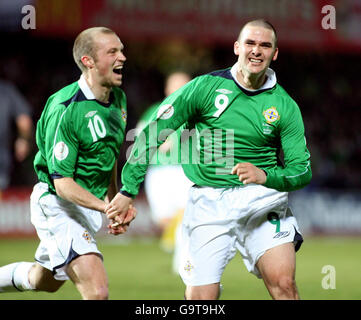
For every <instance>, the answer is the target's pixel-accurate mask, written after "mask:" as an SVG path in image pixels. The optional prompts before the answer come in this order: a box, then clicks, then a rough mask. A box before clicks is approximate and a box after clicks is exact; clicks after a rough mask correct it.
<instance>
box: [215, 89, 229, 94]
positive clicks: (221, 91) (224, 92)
mask: <svg viewBox="0 0 361 320" xmlns="http://www.w3.org/2000/svg"><path fill="white" fill-rule="evenodd" d="M216 92H220V93H223V94H230V93H232V92H233V91H231V90H228V89H217V90H216Z"/></svg>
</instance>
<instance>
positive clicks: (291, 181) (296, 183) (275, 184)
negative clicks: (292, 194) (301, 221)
mask: <svg viewBox="0 0 361 320" xmlns="http://www.w3.org/2000/svg"><path fill="white" fill-rule="evenodd" d="M293 103H294V104H293V105H290V108H289V109H288V110H289V113H288V115H287V117H284V118H283V119H282V118H281V120H280V121H282V123H281V127H280V139H281V146H282V150H283V153H284V166H277V167H274V168H266V169H264V171H265V172H266V174H267V179H266V182H265V186H266V187H269V188H273V189H277V190H279V191H294V190H297V189H300V188H303V187H305V186H306V185H307V184H308V183H309V182H310V181H311V178H312V171H311V162H310V153H309V151H308V149H307V145H306V138H305V132H304V125H303V120H302V116H301V112H300V110H299V108H298V106H297V104H296V103H295V102H293Z"/></svg>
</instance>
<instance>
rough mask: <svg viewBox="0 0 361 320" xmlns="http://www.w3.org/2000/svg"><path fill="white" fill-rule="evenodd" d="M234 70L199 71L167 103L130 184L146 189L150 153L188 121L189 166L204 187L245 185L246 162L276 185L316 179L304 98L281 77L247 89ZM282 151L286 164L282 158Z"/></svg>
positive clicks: (131, 188)
mask: <svg viewBox="0 0 361 320" xmlns="http://www.w3.org/2000/svg"><path fill="white" fill-rule="evenodd" d="M232 69H234V68H232ZM232 69H231V68H228V69H224V70H220V71H215V72H213V73H210V74H207V75H202V76H199V77H197V78H195V79H193V80H192V81H191V82H189V83H188V84H186V85H185V86H184V87H182V88H181V89H179V90H177V91H176V92H175V93H173V94H172V95H170V96H169V97H167V98H166V99H165V100H164V101H163V102H162V104H161V105H160V107H159V109H158V112H157V113H156V114H154V116H153V119H152V122H151V123H150V124H149V125H148V126H146V127H145V128H144V130H143V136H145V137H146V138H145V139H140V140H139V141H136V143H135V145H134V146H133V149H132V154H131V156H130V157H129V159H128V161H127V163H126V164H125V166H124V168H123V171H122V183H123V187H122V190H124V191H126V192H128V193H130V194H133V195H136V194H137V193H138V190H139V184H140V183H141V182H142V181H143V179H144V174H145V171H146V167H147V161H148V160H147V159H148V157H149V153H151V152H154V151H153V150H154V148H155V146H157V145H159V144H161V143H162V141H163V136H164V132H165V131H171V130H169V129H173V130H176V129H177V128H179V127H180V126H181V125H183V124H185V123H187V128H188V132H187V130H184V131H183V133H182V149H181V153H182V166H183V169H184V172H185V174H186V175H187V177H188V178H189V179H190V180H191V181H193V182H194V183H195V184H196V185H199V186H211V187H222V188H224V187H234V186H237V185H242V182H240V181H239V179H238V176H237V175H235V174H231V170H232V168H233V166H234V165H236V164H237V163H239V162H250V163H252V164H254V165H255V166H257V167H259V168H261V169H263V170H264V171H265V172H266V174H267V181H266V183H265V186H266V187H269V188H274V189H277V190H279V191H292V190H296V189H299V188H302V187H304V186H305V185H307V184H308V183H309V181H310V179H311V176H312V172H311V167H310V153H309V151H308V149H307V147H306V140H305V135H304V125H303V120H302V116H301V112H300V110H299V107H298V106H297V104H296V102H295V101H294V100H293V99H292V98H291V97H290V96H289V95H288V94H287V93H286V91H285V90H284V89H283V88H282V87H281V86H280V85H279V84H277V82H276V81H274V84H273V85H272V86H270V87H267V88H264V89H263V88H261V89H260V90H257V91H248V90H245V89H244V88H243V87H241V86H240V85H239V84H238V83H237V82H236V81H235V79H234V77H233V76H232V72H231V71H232ZM269 70H270V71H272V70H271V69H269ZM274 78H275V76H274ZM281 149H282V150H283V154H284V163H281V162H280V161H279V158H278V154H279V152H280V150H281Z"/></svg>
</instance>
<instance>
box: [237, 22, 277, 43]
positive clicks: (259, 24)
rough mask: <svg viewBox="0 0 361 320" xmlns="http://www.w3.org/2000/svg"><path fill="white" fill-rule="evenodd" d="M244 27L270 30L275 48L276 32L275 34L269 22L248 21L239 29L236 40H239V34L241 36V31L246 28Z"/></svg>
mask: <svg viewBox="0 0 361 320" xmlns="http://www.w3.org/2000/svg"><path fill="white" fill-rule="evenodd" d="M246 26H252V27H262V28H265V29H268V30H272V31H273V34H274V40H275V48H277V45H278V44H277V42H278V41H277V32H276V29H275V27H274V26H273V25H272V23H271V22H269V21H267V20H265V19H257V20H252V21H249V22H247V23H246V24H245V25H244V26H243V27H242V29H241V31H240V32H239V35H238V40H239V39H240V38H241V34H242V31H243V29H244V28H245V27H246Z"/></svg>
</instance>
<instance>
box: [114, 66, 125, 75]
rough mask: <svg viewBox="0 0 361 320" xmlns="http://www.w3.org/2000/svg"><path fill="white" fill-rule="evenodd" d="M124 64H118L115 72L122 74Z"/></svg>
mask: <svg viewBox="0 0 361 320" xmlns="http://www.w3.org/2000/svg"><path fill="white" fill-rule="evenodd" d="M122 69H123V66H117V67H115V68H114V69H113V72H114V73H116V74H122Z"/></svg>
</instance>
